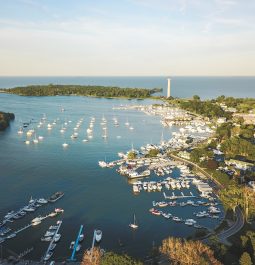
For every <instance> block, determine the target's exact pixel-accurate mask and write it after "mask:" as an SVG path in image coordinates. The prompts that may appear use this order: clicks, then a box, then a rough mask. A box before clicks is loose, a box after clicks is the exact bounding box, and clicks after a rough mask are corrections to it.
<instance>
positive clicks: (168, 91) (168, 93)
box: [167, 78, 171, 98]
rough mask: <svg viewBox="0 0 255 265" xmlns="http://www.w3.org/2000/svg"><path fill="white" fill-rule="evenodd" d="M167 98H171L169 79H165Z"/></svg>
mask: <svg viewBox="0 0 255 265" xmlns="http://www.w3.org/2000/svg"><path fill="white" fill-rule="evenodd" d="M167 97H168V98H170V97H171V79H170V78H168V79H167Z"/></svg>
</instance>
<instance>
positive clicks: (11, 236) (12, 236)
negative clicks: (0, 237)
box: [6, 233, 17, 239]
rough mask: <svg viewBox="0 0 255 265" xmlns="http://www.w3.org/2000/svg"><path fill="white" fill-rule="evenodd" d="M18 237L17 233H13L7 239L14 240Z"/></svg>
mask: <svg viewBox="0 0 255 265" xmlns="http://www.w3.org/2000/svg"><path fill="white" fill-rule="evenodd" d="M16 235H17V234H16V233H12V234H10V235H9V236H7V237H6V238H7V239H11V238H14V237H15V236H16Z"/></svg>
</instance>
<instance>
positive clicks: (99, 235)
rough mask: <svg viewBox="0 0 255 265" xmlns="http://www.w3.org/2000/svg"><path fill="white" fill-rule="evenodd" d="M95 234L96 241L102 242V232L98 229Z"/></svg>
mask: <svg viewBox="0 0 255 265" xmlns="http://www.w3.org/2000/svg"><path fill="white" fill-rule="evenodd" d="M94 234H95V240H96V242H97V243H99V242H100V241H101V240H102V236H103V233H102V231H101V230H98V229H96V230H95V231H94Z"/></svg>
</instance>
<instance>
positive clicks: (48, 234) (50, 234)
mask: <svg viewBox="0 0 255 265" xmlns="http://www.w3.org/2000/svg"><path fill="white" fill-rule="evenodd" d="M54 235H55V232H51V231H47V232H46V233H45V234H44V237H49V236H54Z"/></svg>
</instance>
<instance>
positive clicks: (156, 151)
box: [145, 149, 159, 157]
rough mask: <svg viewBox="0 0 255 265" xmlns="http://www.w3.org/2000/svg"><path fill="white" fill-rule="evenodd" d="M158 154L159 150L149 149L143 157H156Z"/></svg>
mask: <svg viewBox="0 0 255 265" xmlns="http://www.w3.org/2000/svg"><path fill="white" fill-rule="evenodd" d="M158 154H159V150H157V149H151V150H150V151H149V153H148V154H147V155H146V156H145V157H156V156H157V155H158Z"/></svg>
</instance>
